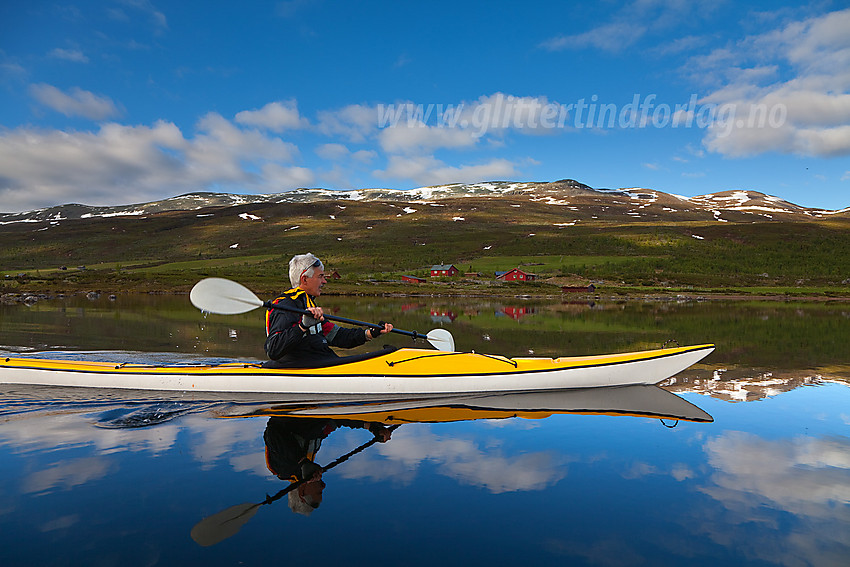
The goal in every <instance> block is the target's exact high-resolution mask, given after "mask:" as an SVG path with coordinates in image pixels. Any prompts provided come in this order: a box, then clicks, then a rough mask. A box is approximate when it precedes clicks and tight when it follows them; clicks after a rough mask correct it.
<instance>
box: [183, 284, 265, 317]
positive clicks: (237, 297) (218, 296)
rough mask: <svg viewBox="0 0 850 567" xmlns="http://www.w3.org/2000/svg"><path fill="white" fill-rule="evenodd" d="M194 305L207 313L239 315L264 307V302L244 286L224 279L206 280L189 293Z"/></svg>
mask: <svg viewBox="0 0 850 567" xmlns="http://www.w3.org/2000/svg"><path fill="white" fill-rule="evenodd" d="M189 300H190V301H191V302H192V305H194V306H195V307H197V308H198V309H200V310H201V311H204V312H206V313H218V314H220V315H237V314H239V313H246V312H248V311H250V310H252V309H256V308H257V307H262V306H263V302H262V300H261V299H260V298H259V297H257V296H256V295H254V293H253V292H252V291H251V290H250V289H248V288H247V287H245V286H244V285H242V284H238V283H236V282H234V281H230V280H226V279H224V278H205V279H203V280H201V281H199V282H198V283H196V284H195V286H194V287H193V288H192V291H191V292H190V293H189Z"/></svg>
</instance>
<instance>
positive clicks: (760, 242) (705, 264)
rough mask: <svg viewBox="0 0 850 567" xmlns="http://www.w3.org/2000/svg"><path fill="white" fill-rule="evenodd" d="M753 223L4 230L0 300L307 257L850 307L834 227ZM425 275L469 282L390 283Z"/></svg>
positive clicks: (186, 220)
mask: <svg viewBox="0 0 850 567" xmlns="http://www.w3.org/2000/svg"><path fill="white" fill-rule="evenodd" d="M242 213H249V214H250V215H253V217H259V219H261V220H251V219H252V217H248V219H246V218H242V217H240V216H239V215H240V214H242ZM243 216H244V215H243ZM753 219H754V217H753V216H752V215H750V216H748V217H746V218H745V219H742V220H741V222H716V221H715V220H713V219H711V218H706V219H704V220H698V219H696V220H695V219H694V218H693V215H691V216H690V217H688V218H682V217H677V216H675V215H670V217H669V218H665V219H659V218H657V217H656V218H650V219H643V220H641V219H635V218H631V217H628V216H626V215H625V214H624V213H623V211H618V210H616V208H615V207H604V210H603V209H591V208H588V209H586V210H585V209H580V210H576V209H575V208H570V209H565V208H564V207H557V206H552V205H547V204H543V203H534V202H523V203H522V204H521V206H520V205H518V204H517V203H516V202H514V201H513V200H511V199H482V200H477V201H476V200H472V199H458V200H444V201H441V202H440V203H439V204H438V205H435V204H415V205H411V206H410V207H407V208H405V207H403V206H401V205H399V204H393V203H382V202H344V203H342V204H338V203H337V202H331V201H327V202H316V203H263V204H254V205H243V206H238V207H228V208H215V209H205V210H199V211H187V212H168V213H160V214H154V215H150V216H148V217H147V218H134V217H124V218H106V219H104V218H94V219H84V220H68V221H63V222H61V223H56V224H50V223H46V222H45V223H10V224H6V225H2V226H0V239H2V242H3V246H2V248H0V274H2V276H3V279H2V282H1V283H2V291H3V292H4V293H20V292H38V293H60V292H73V291H81V290H94V289H97V290H101V291H104V292H122V291H168V292H170V291H186V290H188V289H189V288H190V287H191V285H192V284H194V283H195V282H196V281H197V280H198V278H200V277H204V276H209V275H215V276H221V277H229V278H233V279H238V280H239V281H242V282H244V283H246V284H249V285H251V286H252V287H254V288H255V289H256V290H257V291H264V292H274V291H276V290H279V289H280V288H281V286H282V285H285V282H286V280H287V279H288V278H287V275H286V273H287V266H286V263H287V261H288V259H289V258H290V257H291V256H292V255H293V254H296V253H302V252H306V251H311V252H313V253H315V254H317V255H319V256H320V257H321V258H323V260H324V261H325V264H326V266H327V267H328V268H329V269H330V270H336V271H338V272H339V274H340V275H341V276H342V279H340V280H336V281H335V282H334V283H333V284H332V285H331V288H332V289H333V290H334V291H337V292H341V293H371V292H376V291H380V292H398V293H411V292H422V293H472V292H481V293H528V294H552V293H560V287H559V286H560V285H563V284H568V285H575V284H577V283H582V282H590V281H593V282H595V283H596V284H597V287H598V288H599V290H600V291H601V292H603V291H604V292H611V293H635V292H648V291H661V292H667V293H670V292H677V293H678V292H687V293H709V292H721V291H722V292H735V293H743V292H748V293H769V294H794V295H801V294H802V295H817V296H824V297H832V296H850V285H848V282H850V219H848V218H847V217H846V215H844V216H843V217H840V216H837V217H833V218H831V219H829V220H789V221H785V220H769V219H764V220H761V219H760V218H759V219H758V220H753ZM437 263H451V264H454V265H455V266H457V267H458V269H459V270H460V271H461V272H462V273H464V272H473V273H480V276H474V277H471V278H468V279H463V278H454V279H453V280H445V279H443V280H438V281H431V280H430V278H429V283H427V284H420V285H419V286H418V287H417V286H416V284H402V283H400V281H398V280H400V277H401V276H402V275H407V274H409V275H418V276H422V277H427V276H428V275H429V272H428V269H429V267H430V266H431V265H432V264H437ZM83 266H84V267H85V269H81V267H83ZM515 267H521V268H522V269H523V270H524V271H527V272H530V273H533V274H535V275H537V280H536V281H534V282H528V283H518V282H517V283H514V282H510V283H497V282H496V281H495V279H494V275H493V274H494V272H495V271H497V270H509V269H511V268H515ZM63 268H64V269H63ZM552 278H554V279H552ZM368 280H373V281H374V282H378V283H373V284H371V285H370V282H369V281H368ZM331 288H329V289H328V291H331Z"/></svg>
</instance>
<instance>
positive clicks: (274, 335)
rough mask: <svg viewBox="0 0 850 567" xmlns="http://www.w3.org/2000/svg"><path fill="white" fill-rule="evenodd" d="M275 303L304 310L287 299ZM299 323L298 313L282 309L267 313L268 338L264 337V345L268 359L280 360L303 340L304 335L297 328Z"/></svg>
mask: <svg viewBox="0 0 850 567" xmlns="http://www.w3.org/2000/svg"><path fill="white" fill-rule="evenodd" d="M276 302H280V303H288V304H290V305H292V306H293V307H297V308H299V309H304V306H303V305H298V303H297V302H295V301H293V300H292V299H289V298H288V297H283V298H280V299H278V300H276ZM299 321H301V315H299V314H298V313H292V312H291V311H284V310H282V309H272V310H271V311H270V312H269V336H268V337H266V344H265V345H264V348H265V349H266V354H267V355H268V357H269V359H271V360H278V359H280V358H281V357H283V356H284V355H285V354H287V353H289V352H290V351H292V350H293V349H295V348H296V347H297V346H298V345H299V343H301V341H303V340H304V338H305V336H306V333H304V331H302V330H301V327H299V326H298V322H299Z"/></svg>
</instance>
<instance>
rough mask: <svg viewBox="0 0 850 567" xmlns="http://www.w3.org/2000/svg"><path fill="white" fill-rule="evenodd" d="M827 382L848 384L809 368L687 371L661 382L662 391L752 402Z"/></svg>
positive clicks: (843, 379) (846, 380) (849, 382)
mask: <svg viewBox="0 0 850 567" xmlns="http://www.w3.org/2000/svg"><path fill="white" fill-rule="evenodd" d="M828 382H837V383H840V384H845V385H850V381H848V379H847V377H844V376H825V375H822V374H818V373H813V372H812V371H810V370H797V371H793V370H782V371H773V372H765V371H759V370H754V369H744V368H730V369H718V370H715V371H714V372H713V374H711V375H710V376H709V375H708V374H705V373H702V372H698V371H688V372H684V373H681V374H679V375H678V376H673V377H672V378H669V379H667V380H665V381H664V382H662V383H661V384H660V386H662V387H663V388H664V389H665V390H667V391H669V392H675V393H685V392H696V393H699V394H704V395H708V396H711V397H713V398H718V399H721V400H726V401H729V402H753V401H757V400H763V399H766V398H771V397H774V396H777V395H779V394H782V393H784V392H790V391H791V390H794V389H796V388H799V387H801V386H817V385H821V384H825V383H828Z"/></svg>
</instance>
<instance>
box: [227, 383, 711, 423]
mask: <svg viewBox="0 0 850 567" xmlns="http://www.w3.org/2000/svg"><path fill="white" fill-rule="evenodd" d="M230 411H231V413H229V414H222V417H267V416H274V417H292V418H321V419H345V420H362V421H367V422H373V423H374V422H378V423H384V424H402V423H441V422H449V421H467V420H474V419H506V418H514V417H521V418H525V419H543V418H546V417H549V416H551V415H555V414H583V415H621V416H632V417H651V418H658V419H675V420H685V421H696V422H712V421H714V419H713V418H712V417H711V416H710V415H709V414H707V413H706V412H704V411H703V410H701V409H700V408H698V407H697V406H695V405H693V404H692V403H690V402H688V401H687V400H684V399H682V398H680V397H679V396H677V395H676V394H673V393H671V392H668V391H666V390H663V389H661V388H659V387H658V386H646V385H638V386H606V387H601V388H575V389H569V390H550V391H545V392H515V393H507V394H489V395H479V394H471V395H460V396H443V397H436V398H419V399H407V400H390V401H370V402H359V403H357V402H334V401H321V400H318V401H311V402H301V401H295V402H290V403H278V404H267V405H264V406H259V407H256V408H246V407H244V406H241V407H240V406H235V407H233V408H232V409H231V410H230Z"/></svg>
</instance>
